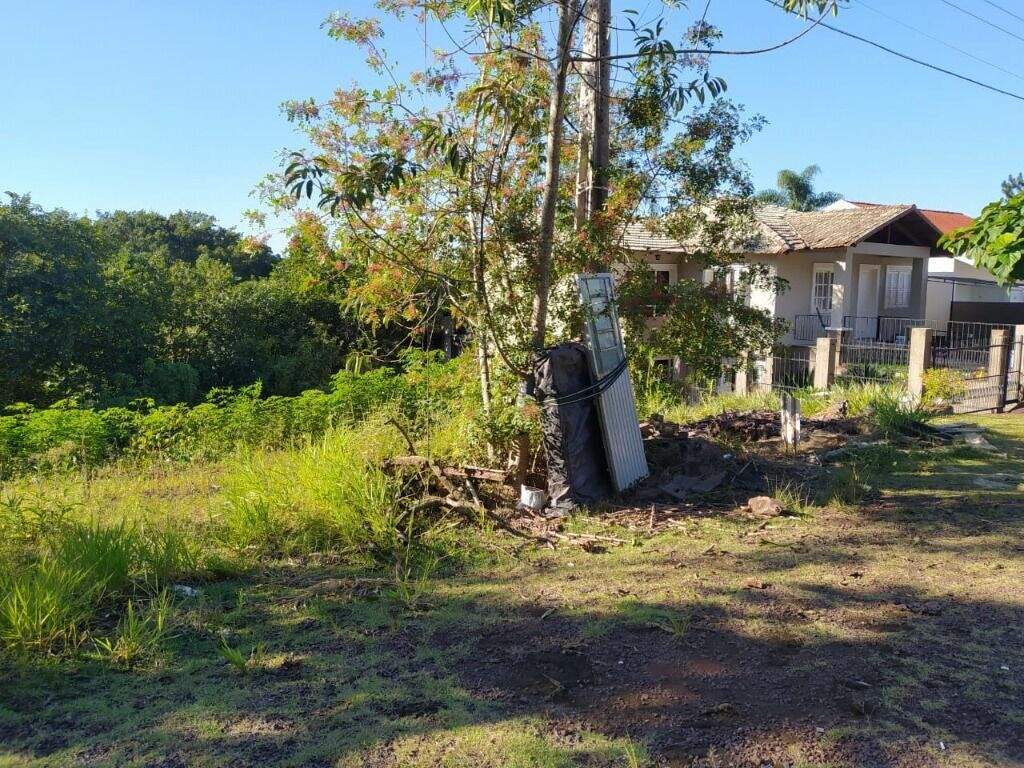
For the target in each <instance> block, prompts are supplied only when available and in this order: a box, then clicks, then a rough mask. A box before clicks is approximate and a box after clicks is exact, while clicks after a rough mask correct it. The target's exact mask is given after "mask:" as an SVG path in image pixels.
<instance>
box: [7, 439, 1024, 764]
mask: <svg viewBox="0 0 1024 768" xmlns="http://www.w3.org/2000/svg"><path fill="white" fill-rule="evenodd" d="M942 450H946V449H942ZM942 450H940V451H932V452H923V451H920V452H914V453H912V454H911V455H901V457H899V460H898V462H897V465H896V466H895V467H893V468H892V469H891V471H889V470H888V469H887V468H884V471H878V472H875V473H874V474H871V475H870V476H869V478H868V480H867V482H868V484H870V485H871V487H872V491H871V494H870V495H869V496H868V497H867V498H866V499H865V500H864V503H863V504H862V505H861V506H860V507H859V508H858V509H856V510H847V511H845V512H838V513H835V514H834V515H832V516H825V515H824V513H823V514H822V518H821V519H820V520H813V521H810V522H807V523H803V524H800V525H798V526H796V527H793V528H792V529H786V530H781V531H773V530H767V531H759V532H757V537H756V538H752V537H751V534H752V532H743V531H738V532H736V533H735V535H733V538H732V539H730V541H733V542H735V544H730V545H728V546H726V547H724V549H725V550H728V551H720V552H717V553H716V554H713V555H708V554H707V553H706V552H702V551H701V550H702V549H703V547H704V545H703V544H700V545H699V546H698V544H693V545H692V546H688V543H687V542H686V536H685V535H676V534H673V535H667V536H663V537H659V538H658V540H657V542H655V543H654V544H652V548H651V551H650V552H649V553H647V554H645V555H644V556H642V557H641V556H640V555H637V556H635V557H634V559H633V560H632V561H631V565H630V569H629V570H628V572H627V576H628V578H626V579H625V580H624V579H623V576H622V573H620V572H619V571H618V569H620V567H621V563H620V561H619V560H615V559H613V558H614V557H617V556H615V555H596V554H595V555H588V554H585V553H582V552H577V553H575V554H571V555H568V554H566V553H554V554H552V555H550V557H547V558H546V559H537V558H535V559H533V560H531V561H530V562H528V563H518V564H515V565H510V566H509V568H508V569H505V570H502V569H501V568H496V569H494V572H492V573H486V574H485V573H483V572H481V573H479V574H475V575H473V574H471V575H469V576H466V577H458V578H453V579H450V580H445V581H443V582H441V583H439V584H437V585H436V590H435V591H432V592H430V593H427V594H425V595H423V596H422V598H423V603H424V607H423V608H422V609H421V610H416V611H409V610H407V609H406V608H404V607H403V606H402V605H401V604H400V603H398V602H397V601H395V600H393V599H391V598H388V597H386V596H381V595H374V594H370V595H365V594H358V593H352V592H347V593H344V591H340V592H339V593H338V594H332V593H330V592H328V593H325V594H321V595H318V596H317V597H315V598H309V591H308V587H309V585H311V584H316V583H319V582H322V581H323V580H324V579H333V578H339V577H344V576H347V575H348V574H343V573H338V572H336V571H333V570H330V569H324V568H303V569H296V568H285V567H279V568H276V569H268V570H266V571H264V572H262V573H261V574H260V575H259V578H258V579H253V580H250V581H248V582H246V583H241V582H238V583H222V584H216V585H211V586H209V587H207V588H206V589H205V590H204V595H203V598H202V600H201V601H199V602H191V603H190V602H188V601H182V602H181V603H180V607H181V610H182V612H183V615H182V621H181V622H180V624H179V629H178V630H177V636H176V637H175V638H174V639H173V640H172V641H171V642H170V644H169V647H168V649H167V658H166V659H165V661H164V663H163V664H162V665H161V666H159V667H158V668H156V669H147V670H138V671H123V672H117V671H112V670H110V669H109V668H106V667H101V666H99V665H90V664H88V663H81V664H79V665H77V666H69V665H67V664H62V665H60V666H55V667H54V668H52V669H49V670H46V669H43V670H40V669H32V670H25V669H17V668H10V667H9V668H7V669H6V670H5V671H3V672H2V673H0V744H2V745H3V746H2V748H0V755H2V756H3V757H4V758H6V760H7V762H9V763H11V764H12V765H21V764H24V765H33V764H40V765H43V764H53V765H67V764H78V765H114V764H125V763H133V764H139V765H160V766H179V765H180V766H184V765H210V766H214V765H225V764H231V765H254V766H255V765H261V766H262V765H279V764H280V765H285V764H287V765H305V766H319V765H323V766H328V765H336V764H339V763H340V764H346V765H347V764H356V765H368V766H372V765H436V764H452V765H522V766H534V765H535V766H562V765H590V766H599V765H628V764H629V763H628V762H627V757H626V751H625V745H629V744H633V743H636V744H643V745H646V746H647V748H649V750H650V752H651V754H653V755H654V756H655V757H656V759H657V760H658V761H659V762H658V764H665V765H679V766H685V765H697V766H705V765H707V766H710V765H713V764H715V763H714V762H713V759H719V760H720V762H719V763H717V764H718V765H723V766H724V765H744V764H754V765H764V764H770V765H789V764H803V765H807V766H824V765H844V766H846V765H850V766H872V767H877V768H886V767H889V766H892V767H895V766H904V765H931V764H937V763H938V762H939V758H940V755H939V753H940V751H941V750H942V748H948V749H949V750H950V751H951V754H959V755H969V756H970V757H971V759H973V760H974V761H975V763H976V764H989V765H1008V764H1013V763H1015V762H1016V761H1020V760H1024V639H1022V637H1021V634H1020V627H1021V626H1024V601H1022V596H1021V594H1020V592H1019V591H1017V592H1014V591H1013V588H1012V585H1013V584H1017V585H1018V589H1019V585H1020V583H1021V581H1020V578H1019V577H1020V576H1021V574H1022V572H1024V569H1022V568H1021V564H1022V559H1024V552H1021V551H1019V550H1017V549H1015V548H1014V544H1013V542H1016V543H1017V544H1019V543H1020V542H1021V541H1024V536H1022V534H1024V502H1022V501H1021V499H1020V498H1019V496H1018V497H1014V496H1013V495H1011V494H1007V495H1002V494H993V493H975V492H973V491H971V490H970V485H969V484H961V483H960V482H959V481H956V483H952V484H951V483H950V482H949V481H948V475H949V470H950V469H953V468H956V466H958V464H957V463H958V462H962V463H966V464H967V466H974V464H973V462H981V464H980V465H979V467H980V469H979V471H981V470H984V471H987V472H992V471H999V472H1003V471H1010V470H1009V469H1007V468H1006V467H1009V466H1011V465H1013V463H1014V462H1019V460H1020V457H1021V454H1020V452H1019V451H1018V450H1017V449H1016V448H1015V447H1013V448H1012V450H1011V452H1010V455H1009V456H1008V457H1007V458H1006V459H1002V458H1000V457H987V458H986V457H984V456H982V457H980V458H979V456H978V455H977V454H975V453H973V452H972V453H971V454H970V455H967V454H965V453H964V452H962V451H959V452H957V451H951V452H947V453H945V454H944V453H942ZM943 462H945V463H943ZM1016 466H1017V467H1018V469H1017V470H1016V471H1019V466H1020V465H1019V463H1017V464H1016ZM935 467H938V468H939V470H942V471H936V472H934V473H932V474H929V473H928V472H929V471H930V469H929V468H935ZM935 478H940V479H939V480H936V479H935ZM669 549H670V550H671V551H666V550H669ZM623 557H625V556H623ZM887 558H890V559H891V561H892V562H891V563H890V564H889V566H890V567H885V560H886V559H887ZM570 559H572V560H575V561H578V563H576V564H572V565H571V564H570V563H569V560H570ZM880 563H881V565H880ZM943 563H953V564H955V565H957V566H962V565H963V564H964V563H971V564H972V568H974V570H973V571H971V572H969V573H968V572H965V571H963V570H957V571H956V573H955V574H952V575H949V576H948V578H947V577H946V576H945V572H944V571H943V568H945V567H949V566H944V565H943ZM869 568H870V569H871V570H872V572H871V574H870V576H869V577H865V576H864V573H863V571H865V570H867V569H869ZM950 568H951V567H950ZM982 569H990V570H991V574H989V573H988V572H985V573H982ZM951 570H952V568H951ZM694 574H700V577H701V578H700V579H699V580H697V581H696V582H695V581H694V580H693V579H690V578H689V577H690V576H692V575H694ZM965 574H966V576H965ZM992 574H995V575H994V576H993V575H992ZM1014 574H1016V581H1015V576H1014ZM684 577H685V578H684ZM966 577H969V578H971V579H973V580H976V582H977V583H971V584H969V585H967V584H965V583H964V581H963V580H964V578H966ZM531 579H533V580H536V579H546V580H548V581H549V583H551V584H553V585H557V584H563V585H564V584H566V583H569V584H572V585H573V589H574V591H573V594H572V595H571V596H570V597H566V596H564V595H561V594H558V589H557V587H552V588H551V589H550V590H548V591H545V588H537V585H536V584H535V583H531V584H529V585H528V584H527V583H526V582H527V581H529V580H531ZM630 579H632V581H630ZM986 580H988V581H986ZM684 582H685V587H684V586H680V589H679V590H678V592H677V594H678V597H677V598H674V599H665V598H657V599H655V598H651V597H648V596H647V595H648V594H649V591H650V590H649V588H650V587H651V586H652V585H653V584H658V585H659V586H660V585H670V586H671V585H672V584H674V583H678V584H680V585H683V583H684ZM989 582H991V584H990V586H988V587H986V588H981V587H984V585H985V584H988V583H989ZM979 585H980V586H979ZM1002 585H1009V586H1006V587H1004V586H1002ZM584 587H585V588H584ZM371 591H372V590H371ZM222 638H227V640H228V642H229V643H230V644H231V645H232V646H233V647H238V648H241V649H243V650H245V651H246V652H247V653H248V652H249V651H250V650H252V649H254V648H262V649H263V650H262V653H257V654H255V655H254V659H255V660H254V662H253V669H252V670H250V671H249V672H247V673H245V674H241V673H238V672H237V671H235V670H233V669H231V668H230V667H229V666H228V665H227V664H226V663H225V662H224V660H223V658H221V656H220V654H219V652H218V645H219V644H220V642H221V639H222ZM940 741H941V742H942V745H943V747H942V748H940V746H939V742H940ZM713 755H718V756H719V757H718V758H713V757H712V756H713Z"/></svg>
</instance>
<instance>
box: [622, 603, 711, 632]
mask: <svg viewBox="0 0 1024 768" xmlns="http://www.w3.org/2000/svg"><path fill="white" fill-rule="evenodd" d="M619 611H620V613H621V615H622V618H623V620H625V621H626V623H628V624H633V625H635V626H639V627H647V628H650V629H657V630H660V631H662V632H665V633H667V634H669V635H671V636H672V637H674V638H675V639H677V640H681V639H682V638H684V637H685V636H686V635H687V634H688V633H689V631H690V626H691V624H692V622H693V618H692V616H690V615H689V613H686V614H681V613H678V612H676V611H672V610H669V609H668V608H663V607H661V606H657V605H647V604H645V603H641V602H638V601H636V600H626V601H623V602H622V603H620V604H619Z"/></svg>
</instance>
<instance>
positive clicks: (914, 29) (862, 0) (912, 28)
mask: <svg viewBox="0 0 1024 768" xmlns="http://www.w3.org/2000/svg"><path fill="white" fill-rule="evenodd" d="M857 2H858V3H859V4H860V5H862V6H864V7H865V8H867V9H868V10H869V11H871V12H872V13H877V14H878V15H879V16H883V17H885V18H886V19H889V21H891V22H894V23H896V24H899V25H900V26H901V27H906V28H907V29H909V30H910V31H911V32H917V34H919V35H923V36H924V37H927V38H928V39H929V40H933V41H934V42H936V43H938V44H939V45H944V46H946V47H947V48H949V49H951V50H954V51H957V52H958V53H962V54H963V55H964V56H967V57H968V58H971V59H974V60H975V61H980V62H981V63H982V64H985V65H987V66H990V67H992V68H993V69H998V70H999V71H1000V72H1003V73H1005V74H1007V75H1011V76H1012V77H1016V78H1017V79H1018V80H1024V77H1021V76H1020V75H1018V74H1017V73H1016V72H1013V71H1012V70H1009V69H1006V68H1005V67H1002V66H1000V65H999V64H996V63H995V62H992V61H989V60H988V59H983V58H981V57H980V56H975V55H974V54H973V53H971V52H970V51H965V50H964V49H963V48H960V47H958V46H955V45H953V44H952V43H947V42H946V41H945V40H943V39H941V38H938V37H935V35H932V34H929V33H928V32H925V31H924V30H923V29H918V28H917V27H915V26H912V25H910V24H907V23H906V22H905V21H902V20H900V19H897V18H896V17H895V16H890V15H889V14H888V13H886V12H885V11H880V10H878V9H877V8H875V7H873V6H870V5H868V4H867V2H866V1H865V0H857Z"/></svg>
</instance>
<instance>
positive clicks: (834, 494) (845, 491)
mask: <svg viewBox="0 0 1024 768" xmlns="http://www.w3.org/2000/svg"><path fill="white" fill-rule="evenodd" d="M870 491H871V487H870V486H869V485H867V484H866V483H865V482H864V481H863V480H862V478H861V474H860V470H859V469H858V467H857V465H856V464H853V465H850V466H848V467H840V468H838V469H837V470H836V471H835V472H834V473H833V475H832V478H831V480H830V481H829V483H828V484H827V485H826V486H825V491H824V499H825V500H826V502H827V504H828V505H829V506H830V507H834V508H836V509H850V508H852V507H855V506H857V505H858V504H860V503H861V502H862V501H863V500H864V498H865V497H866V496H867V494H868V493H869V492H870Z"/></svg>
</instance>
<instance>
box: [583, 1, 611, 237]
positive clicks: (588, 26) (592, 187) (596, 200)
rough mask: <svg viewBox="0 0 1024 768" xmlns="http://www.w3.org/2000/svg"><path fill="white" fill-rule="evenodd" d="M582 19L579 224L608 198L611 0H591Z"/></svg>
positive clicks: (586, 221) (591, 217)
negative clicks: (608, 59)
mask: <svg viewBox="0 0 1024 768" xmlns="http://www.w3.org/2000/svg"><path fill="white" fill-rule="evenodd" d="M586 8H587V10H586V12H585V13H584V21H583V58H584V59H593V60H592V61H583V62H581V63H580V75H581V80H580V99H579V102H580V159H579V171H578V174H577V179H576V227H577V228H580V227H582V226H583V225H584V224H586V223H588V222H591V221H593V219H594V215H595V214H596V213H598V212H600V211H601V210H602V209H603V208H604V204H605V200H606V199H607V198H608V147H609V143H610V139H609V130H610V125H609V121H608V100H609V91H610V89H611V76H610V74H611V63H610V62H609V61H607V56H608V55H609V53H610V50H609V45H610V39H609V29H610V24H611V15H612V10H611V0H589V2H588V3H587V6H586Z"/></svg>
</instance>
